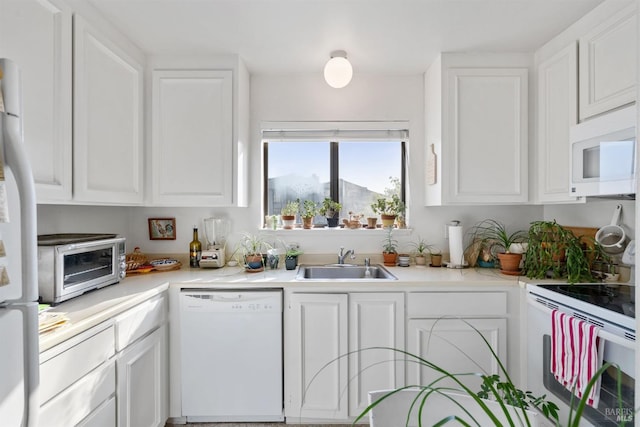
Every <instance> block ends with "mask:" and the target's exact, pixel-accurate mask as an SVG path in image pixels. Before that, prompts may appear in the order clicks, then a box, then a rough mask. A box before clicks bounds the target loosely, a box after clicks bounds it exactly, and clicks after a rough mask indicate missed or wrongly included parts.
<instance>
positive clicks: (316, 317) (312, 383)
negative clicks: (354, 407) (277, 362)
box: [285, 293, 349, 422]
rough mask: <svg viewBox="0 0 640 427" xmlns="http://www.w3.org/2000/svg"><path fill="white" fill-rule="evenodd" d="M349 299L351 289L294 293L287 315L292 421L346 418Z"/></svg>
mask: <svg viewBox="0 0 640 427" xmlns="http://www.w3.org/2000/svg"><path fill="white" fill-rule="evenodd" d="M347 301H348V296H347V294H303V293H296V294H292V295H291V299H290V301H289V307H288V311H289V313H288V320H285V325H287V324H288V325H289V326H288V328H289V334H288V335H289V336H288V337H285V340H286V341H288V343H287V345H286V349H287V350H288V351H285V416H286V417H287V420H288V421H294V422H296V421H297V420H298V419H300V418H303V419H334V420H342V419H346V418H347V415H348V413H347V409H348V408H347V396H348V394H347V384H348V380H349V378H348V374H347V358H346V357H344V356H345V355H346V354H347V310H348V303H347ZM285 327H287V326H285ZM287 338H288V340H287ZM341 356H343V357H341Z"/></svg>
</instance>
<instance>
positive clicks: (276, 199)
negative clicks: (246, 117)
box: [263, 130, 406, 226]
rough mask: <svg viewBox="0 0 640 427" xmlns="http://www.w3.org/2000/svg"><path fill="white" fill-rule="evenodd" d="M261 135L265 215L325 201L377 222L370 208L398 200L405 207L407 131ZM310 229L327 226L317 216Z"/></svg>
mask: <svg viewBox="0 0 640 427" xmlns="http://www.w3.org/2000/svg"><path fill="white" fill-rule="evenodd" d="M327 133H328V132H326V131H324V132H323V131H287V130H278V131H265V130H263V144H264V146H263V156H264V165H263V167H264V177H263V186H264V200H263V204H264V206H263V210H264V212H265V215H279V214H280V210H281V209H282V207H283V206H284V205H285V204H286V203H287V202H289V201H295V200H300V202H301V204H302V202H303V201H304V200H312V201H314V202H316V203H317V204H318V205H320V204H321V203H322V200H324V198H325V197H329V198H331V199H332V200H336V201H338V202H339V203H341V204H342V210H341V214H340V216H341V217H347V215H348V213H349V212H350V211H351V212H353V213H355V214H364V215H365V216H376V215H374V213H373V211H372V210H371V204H372V203H373V201H374V200H375V199H376V198H377V197H380V196H390V195H392V194H397V195H398V196H400V198H401V199H402V201H405V182H404V180H405V178H404V177H405V174H406V156H405V152H406V149H405V143H406V137H405V136H406V131H402V132H400V131H387V130H384V131H377V130H376V131H332V132H331V133H332V135H327ZM313 222H314V224H315V225H319V226H324V225H326V219H325V218H324V217H322V216H321V215H316V217H315V218H314V221H313Z"/></svg>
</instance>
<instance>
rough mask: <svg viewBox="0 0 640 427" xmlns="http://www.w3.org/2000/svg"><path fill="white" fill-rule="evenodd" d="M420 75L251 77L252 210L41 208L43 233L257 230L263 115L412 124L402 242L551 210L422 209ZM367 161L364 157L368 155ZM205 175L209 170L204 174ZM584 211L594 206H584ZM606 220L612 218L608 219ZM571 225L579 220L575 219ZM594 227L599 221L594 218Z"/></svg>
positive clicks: (137, 236)
mask: <svg viewBox="0 0 640 427" xmlns="http://www.w3.org/2000/svg"><path fill="white" fill-rule="evenodd" d="M423 94H424V90H423V76H422V75H406V76H403V75H400V76H397V75H396V76H384V75H362V74H358V72H357V68H356V70H355V74H354V79H353V81H352V82H351V84H349V86H347V87H346V88H344V89H332V88H330V87H329V86H328V85H327V84H326V83H325V82H324V80H323V79H322V73H321V72H320V71H319V72H318V73H315V74H312V75H309V74H305V75H282V76H266V75H258V76H252V79H251V116H250V117H251V136H252V139H251V144H252V146H251V151H250V155H251V157H250V176H249V180H250V187H249V207H248V208H151V207H83V206H46V205H41V206H40V207H39V223H38V232H39V233H53V232H68V231H85V232H86V231H101V232H102V231H113V232H116V233H121V234H123V235H125V236H126V237H127V239H128V248H129V249H132V248H133V247H134V246H140V247H141V248H142V250H143V251H144V252H146V253H181V252H184V253H186V252H187V248H188V242H189V241H190V240H191V227H192V226H193V225H194V224H197V225H199V226H200V228H202V219H203V218H205V217H209V216H225V217H227V218H230V220H231V222H232V230H233V231H234V232H235V233H238V232H241V231H245V230H246V231H256V230H257V228H258V226H259V225H260V224H261V212H260V211H261V182H260V179H261V147H260V123H261V122H263V121H314V120H326V121H340V120H348V121H351V120H353V121H376V120H380V121H391V120H404V121H408V122H409V128H410V129H409V130H410V144H409V157H410V164H409V174H410V176H409V186H408V200H409V211H408V218H409V226H410V227H411V228H412V229H413V230H412V231H410V232H409V231H403V232H400V233H398V235H397V237H398V240H399V241H400V243H401V248H402V246H403V244H405V247H406V242H408V241H410V240H412V239H414V238H415V237H416V236H417V235H420V236H421V237H423V238H425V239H426V240H427V241H429V242H430V243H433V244H436V245H438V246H440V247H441V248H443V249H444V250H445V252H446V249H447V245H448V243H447V241H446V240H445V239H444V229H445V224H446V223H447V222H449V221H450V220H452V219H457V220H460V221H462V224H463V226H471V225H472V224H473V223H474V222H476V221H479V220H481V219H484V218H488V217H491V218H495V219H498V220H500V221H503V222H505V223H506V224H507V225H508V226H513V227H518V228H522V229H526V228H527V227H528V224H529V222H531V221H534V220H537V219H541V218H542V217H543V216H545V214H544V212H543V207H541V206H479V207H471V208H470V207H429V208H427V207H424V206H423V205H424V190H425V189H424V168H423V163H424V150H423V143H424V117H423V115H424V99H423ZM364 161H366V159H364ZM203 178H204V176H203ZM577 209H578V210H584V209H588V207H585V206H579V207H578V208H577ZM165 216H172V217H176V221H177V239H176V240H175V241H150V240H149V239H148V229H147V218H150V217H165ZM605 220H606V221H605V222H608V219H606V218H605ZM572 225H573V224H572ZM593 225H596V226H597V225H600V222H595V223H594V224H593ZM278 238H284V239H286V240H288V241H295V242H298V243H300V244H301V246H302V248H303V250H304V251H305V252H306V253H333V252H335V251H336V250H337V249H338V248H339V247H340V246H346V247H349V248H354V249H356V251H357V252H359V253H378V252H379V251H380V249H381V240H382V238H383V236H382V233H376V232H373V231H366V230H342V231H340V232H338V231H333V232H330V233H322V231H318V230H312V231H307V230H299V231H298V230H296V231H290V232H278V233H277V235H276V236H273V240H276V239H278Z"/></svg>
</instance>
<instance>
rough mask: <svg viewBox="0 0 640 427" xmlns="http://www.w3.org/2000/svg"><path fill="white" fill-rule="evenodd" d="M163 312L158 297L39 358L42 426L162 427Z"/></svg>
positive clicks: (163, 304) (165, 406) (164, 395)
mask: <svg viewBox="0 0 640 427" xmlns="http://www.w3.org/2000/svg"><path fill="white" fill-rule="evenodd" d="M166 310H167V306H166V301H165V297H164V295H157V296H155V297H153V298H150V299H148V300H146V301H143V302H142V303H140V304H138V305H137V306H135V307H133V308H131V309H129V310H127V311H124V312H123V313H120V314H118V315H117V316H115V317H114V318H111V319H108V320H106V321H105V322H103V323H101V324H99V325H97V326H95V327H93V328H91V329H88V330H86V331H84V332H82V333H80V334H78V335H76V336H74V337H72V338H69V339H68V340H66V341H63V342H62V343H60V344H58V345H56V346H54V347H52V348H50V349H48V350H45V351H43V352H42V353H40V389H39V397H40V402H41V406H40V420H41V424H42V425H46V426H47V427H49V426H51V427H56V426H60V427H69V426H85V427H88V426H91V427H94V426H95V427H116V426H118V427H129V426H130V427H147V426H156V427H159V426H164V425H165V422H166V420H167V411H168V401H167V393H168V380H167V379H168V376H169V373H168V363H167V361H168V357H167V328H166V325H165V322H166V318H167V315H166ZM116 351H118V352H117V353H116ZM0 424H1V422H0Z"/></svg>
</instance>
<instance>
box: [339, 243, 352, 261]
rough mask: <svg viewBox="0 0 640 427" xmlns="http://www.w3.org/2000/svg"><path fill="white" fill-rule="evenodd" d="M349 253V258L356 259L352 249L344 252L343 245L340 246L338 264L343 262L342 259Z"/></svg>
mask: <svg viewBox="0 0 640 427" xmlns="http://www.w3.org/2000/svg"><path fill="white" fill-rule="evenodd" d="M349 255H351V257H350V258H351V259H356V251H355V250H353V249H349V250H347V253H344V246H341V247H340V252H338V264H344V259H345V258H346V257H347V256H349Z"/></svg>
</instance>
